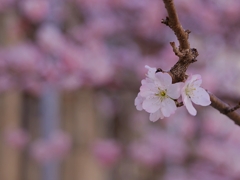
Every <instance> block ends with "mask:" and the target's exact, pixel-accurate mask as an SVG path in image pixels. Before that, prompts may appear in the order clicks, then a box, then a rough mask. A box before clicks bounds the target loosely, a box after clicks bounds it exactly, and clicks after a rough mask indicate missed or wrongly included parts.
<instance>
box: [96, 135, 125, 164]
mask: <svg viewBox="0 0 240 180" xmlns="http://www.w3.org/2000/svg"><path fill="white" fill-rule="evenodd" d="M92 150H93V155H94V156H95V157H96V159H97V160H98V161H99V162H100V163H101V164H102V165H104V166H108V167H109V166H112V165H114V164H115V163H117V161H118V160H119V158H120V156H121V151H122V150H121V146H120V144H119V143H118V142H116V141H115V140H112V139H105V140H98V141H96V142H94V143H93V149H92Z"/></svg>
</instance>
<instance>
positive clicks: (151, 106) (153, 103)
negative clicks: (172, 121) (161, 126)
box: [142, 96, 161, 113]
mask: <svg viewBox="0 0 240 180" xmlns="http://www.w3.org/2000/svg"><path fill="white" fill-rule="evenodd" d="M142 107H143V109H144V110H145V111H147V112H149V113H155V112H156V111H157V110H159V108H160V107H161V101H160V100H159V98H158V97H157V96H155V97H154V96H152V97H148V98H146V99H145V100H144V101H143V104H142Z"/></svg>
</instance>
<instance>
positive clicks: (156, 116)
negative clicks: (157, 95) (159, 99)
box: [149, 109, 164, 122]
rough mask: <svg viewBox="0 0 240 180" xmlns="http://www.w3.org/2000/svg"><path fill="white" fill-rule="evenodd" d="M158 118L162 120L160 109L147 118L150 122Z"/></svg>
mask: <svg viewBox="0 0 240 180" xmlns="http://www.w3.org/2000/svg"><path fill="white" fill-rule="evenodd" d="M159 118H160V119H163V118H164V116H163V114H162V112H161V110H160V109H159V110H158V111H156V112H155V113H151V114H150V116H149V119H150V121H152V122H156V121H157V120H158V119H159Z"/></svg>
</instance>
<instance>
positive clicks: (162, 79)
mask: <svg viewBox="0 0 240 180" xmlns="http://www.w3.org/2000/svg"><path fill="white" fill-rule="evenodd" d="M155 76H156V78H157V80H158V82H159V83H160V84H161V86H163V87H165V88H166V87H168V86H169V85H171V84H172V77H171V76H170V75H169V74H168V73H162V72H158V73H156V75H155Z"/></svg>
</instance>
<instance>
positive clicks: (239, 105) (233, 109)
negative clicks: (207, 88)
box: [227, 103, 240, 113]
mask: <svg viewBox="0 0 240 180" xmlns="http://www.w3.org/2000/svg"><path fill="white" fill-rule="evenodd" d="M239 108H240V103H238V104H237V105H236V106H234V107H232V108H231V109H229V110H227V113H230V112H233V111H236V110H237V109H239Z"/></svg>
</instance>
